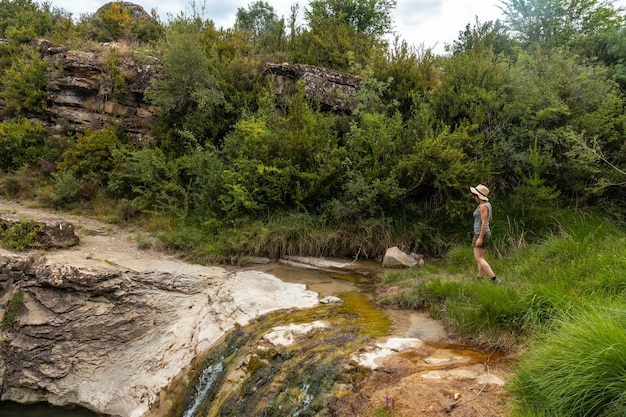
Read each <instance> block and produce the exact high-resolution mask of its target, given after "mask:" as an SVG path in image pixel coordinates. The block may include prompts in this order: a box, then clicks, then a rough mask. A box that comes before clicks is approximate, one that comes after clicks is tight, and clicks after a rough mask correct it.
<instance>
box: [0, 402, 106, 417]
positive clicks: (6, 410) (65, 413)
mask: <svg viewBox="0 0 626 417" xmlns="http://www.w3.org/2000/svg"><path fill="white" fill-rule="evenodd" d="M0 415H1V416H2V417H99V416H100V414H97V413H94V412H93V411H90V410H87V409H85V408H74V407H73V408H64V407H54V406H51V405H49V404H43V403H41V404H28V405H25V404H18V403H15V402H12V401H0Z"/></svg>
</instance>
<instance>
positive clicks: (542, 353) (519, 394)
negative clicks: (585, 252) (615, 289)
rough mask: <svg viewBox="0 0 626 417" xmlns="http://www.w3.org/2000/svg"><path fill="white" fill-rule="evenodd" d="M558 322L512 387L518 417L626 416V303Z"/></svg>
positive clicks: (535, 344) (540, 339)
mask: <svg viewBox="0 0 626 417" xmlns="http://www.w3.org/2000/svg"><path fill="white" fill-rule="evenodd" d="M622 301H623V300H622ZM557 322H558V326H556V328H555V329H554V330H553V331H551V332H548V333H545V334H544V335H542V336H540V337H538V338H537V339H536V340H535V341H534V342H533V343H532V344H531V346H530V348H529V350H528V353H527V354H526V355H525V356H524V357H523V358H522V360H521V362H520V363H519V364H518V365H517V366H516V371H515V375H514V377H513V378H512V379H511V380H510V382H509V390H510V391H511V392H512V393H513V394H515V396H516V399H517V400H516V402H515V409H516V412H517V413H518V414H517V415H520V416H524V415H529V413H535V414H536V415H539V413H544V412H546V415H550V416H560V417H569V416H571V417H574V416H623V415H625V413H626V378H625V376H626V308H625V307H624V304H623V303H620V304H615V305H613V306H612V307H608V308H606V307H596V308H593V309H591V310H588V311H583V312H579V311H578V312H573V313H566V314H564V315H563V317H562V318H560V319H558V321H557Z"/></svg>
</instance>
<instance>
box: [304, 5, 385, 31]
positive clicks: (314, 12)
mask: <svg viewBox="0 0 626 417" xmlns="http://www.w3.org/2000/svg"><path fill="white" fill-rule="evenodd" d="M395 7H396V0H375V1H369V2H363V1H357V0H313V1H311V2H310V3H309V9H307V10H306V11H305V13H304V16H305V18H306V19H307V21H308V22H309V24H310V25H311V27H313V28H315V26H316V25H317V24H320V23H322V22H327V21H330V20H334V19H337V21H339V22H341V23H343V24H344V25H346V26H347V27H349V28H352V29H354V30H355V31H356V32H359V33H365V34H369V35H373V36H378V37H382V36H384V35H386V34H388V33H390V32H391V28H392V27H393V22H392V19H391V11H392V10H393V9H394V8H395Z"/></svg>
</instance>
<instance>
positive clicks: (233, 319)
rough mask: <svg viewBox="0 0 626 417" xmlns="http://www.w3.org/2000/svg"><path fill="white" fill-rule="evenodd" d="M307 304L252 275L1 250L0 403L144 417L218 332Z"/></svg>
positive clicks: (300, 295) (295, 290) (299, 293)
mask: <svg viewBox="0 0 626 417" xmlns="http://www.w3.org/2000/svg"><path fill="white" fill-rule="evenodd" d="M16 295H19V296H18V297H16ZM20 297H23V301H22V302H21V303H20V304H19V310H18V312H17V314H15V308H14V306H15V300H16V299H19V298H20ZM317 298H318V297H317V294H316V293H314V292H311V291H307V290H306V287H305V286H304V285H302V284H289V283H284V282H282V281H280V280H279V279H278V278H276V277H274V276H273V275H269V274H266V273H263V272H259V271H239V272H229V271H227V270H226V269H223V268H219V267H203V266H199V265H190V264H185V263H182V262H178V261H175V260H169V259H166V260H156V259H127V260H122V261H116V262H112V261H108V260H106V259H105V260H99V259H95V258H93V259H84V258H83V259H75V260H74V261H73V262H71V263H68V257H67V256H64V255H62V251H60V252H53V253H49V254H45V255H39V254H33V253H15V252H10V251H6V250H2V249H0V321H1V322H2V323H3V324H2V327H1V329H0V343H1V344H2V346H3V348H2V352H3V354H2V355H0V372H2V374H3V375H4V378H2V379H0V393H1V397H0V399H1V400H12V401H17V402H22V403H30V402H35V401H47V402H49V403H51V404H56V405H70V404H72V405H80V406H82V407H86V408H88V409H91V410H94V411H96V412H99V413H102V414H105V415H108V416H123V417H140V416H146V415H149V414H150V410H151V409H152V408H154V407H155V406H156V404H157V403H158V399H159V393H160V391H161V390H162V389H163V388H165V387H166V386H167V385H168V384H169V383H170V382H171V381H172V380H173V378H174V377H176V376H177V375H178V374H179V373H180V372H181V370H183V369H184V368H185V367H186V366H188V365H189V364H190V363H191V362H192V361H193V359H194V357H196V356H197V355H199V354H200V353H201V352H203V351H204V350H205V349H207V348H208V347H210V346H211V345H212V344H214V343H215V342H216V341H217V340H218V339H220V338H221V337H222V336H223V335H224V334H225V333H226V332H227V331H229V330H230V329H232V328H234V327H235V326H236V325H245V324H247V323H248V322H249V321H250V320H251V319H253V318H255V317H257V316H259V315H262V314H265V313H268V312H270V311H274V310H278V309H287V308H295V307H298V308H306V307H312V306H314V305H316V304H317V302H318V299H317ZM10 306H13V307H12V308H11V307H10ZM9 310H11V311H9Z"/></svg>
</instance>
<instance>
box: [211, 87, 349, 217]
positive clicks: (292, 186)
mask: <svg viewBox="0 0 626 417" xmlns="http://www.w3.org/2000/svg"><path fill="white" fill-rule="evenodd" d="M265 100H266V101H265V104H264V105H263V106H262V107H261V108H260V109H259V112H258V114H257V115H256V116H249V117H244V118H242V119H241V121H240V122H239V123H237V125H236V126H235V128H234V130H233V132H232V133H231V134H230V135H228V136H227V137H226V138H225V140H224V148H223V154H224V156H225V157H226V159H227V161H228V168H227V169H226V170H225V171H224V194H223V195H222V196H221V197H220V200H221V202H222V207H223V211H224V212H225V213H228V216H229V217H230V218H237V217H241V216H247V215H251V214H255V215H258V214H261V213H266V212H267V211H271V212H276V211H282V210H285V209H287V208H288V207H293V206H295V207H303V208H305V209H311V210H313V211H315V210H316V209H317V208H318V207H315V205H316V204H319V202H321V201H325V199H327V198H328V196H329V193H332V192H333V191H335V188H334V187H335V186H336V184H337V182H336V181H337V180H338V177H337V174H338V172H339V169H340V162H339V155H340V154H339V150H338V148H337V139H336V133H335V131H334V129H333V126H332V125H331V124H330V123H331V121H329V119H328V117H325V116H323V115H322V114H321V113H320V112H319V111H314V110H312V109H310V107H309V105H308V104H307V102H306V100H305V98H304V94H303V91H302V89H301V90H300V91H299V92H298V93H297V94H296V95H294V96H293V97H292V98H291V99H290V101H289V103H288V104H287V115H286V116H285V117H283V116H281V115H279V114H277V113H275V112H274V111H273V110H272V107H273V106H274V105H273V100H272V99H271V98H270V96H268V95H266V96H265Z"/></svg>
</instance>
